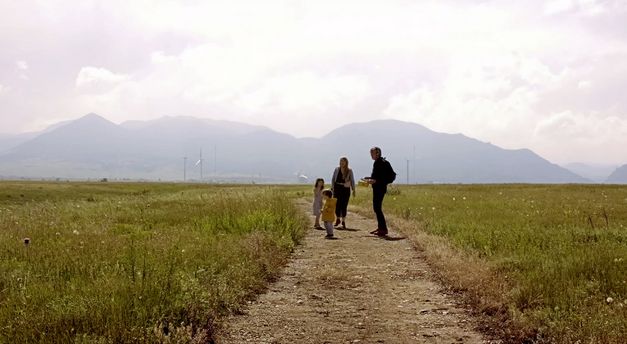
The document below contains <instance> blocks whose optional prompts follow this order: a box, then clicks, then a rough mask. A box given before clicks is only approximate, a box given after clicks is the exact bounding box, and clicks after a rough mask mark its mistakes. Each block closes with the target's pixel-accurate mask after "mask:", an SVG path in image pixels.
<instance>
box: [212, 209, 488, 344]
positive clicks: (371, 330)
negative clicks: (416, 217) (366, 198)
mask: <svg viewBox="0 0 627 344" xmlns="http://www.w3.org/2000/svg"><path fill="white" fill-rule="evenodd" d="M299 206H301V207H302V209H303V211H307V212H309V208H310V205H309V204H308V203H306V202H304V201H301V202H300V203H299ZM312 222H313V217H312ZM347 225H348V227H349V229H348V230H336V236H337V240H328V239H325V238H324V235H325V232H324V231H319V230H315V229H310V230H309V232H308V233H307V236H306V238H305V239H304V241H303V244H302V245H300V246H298V247H297V248H296V250H295V252H294V254H293V257H292V259H291V261H290V263H289V264H288V265H287V266H286V267H285V270H284V273H283V275H282V277H281V278H280V279H279V280H278V281H277V282H276V283H273V284H271V285H270V286H269V290H268V291H267V292H266V293H265V294H262V295H260V296H259V298H258V299H257V300H255V301H253V302H251V303H250V305H249V306H248V307H247V308H246V309H245V311H244V314H243V315H237V316H233V317H231V318H229V319H227V320H226V321H225V326H224V329H223V330H222V331H221V332H220V333H219V335H218V338H217V343H489V341H488V340H487V339H486V338H484V337H483V336H482V335H481V334H480V333H478V332H476V331H474V330H473V327H474V322H473V319H472V318H471V317H470V316H469V315H468V314H467V312H466V311H465V310H464V309H463V308H461V307H460V306H459V305H457V304H456V302H455V301H454V300H453V299H452V298H451V297H449V296H447V295H446V294H445V293H444V292H443V291H442V288H441V287H439V286H438V284H437V283H435V282H433V280H432V279H431V278H430V276H431V274H430V272H429V267H428V265H427V264H426V263H425V261H424V260H423V259H421V258H420V255H419V254H418V252H416V250H414V248H413V247H412V246H411V244H410V242H409V241H408V240H405V239H404V238H402V237H401V236H400V234H399V233H397V232H395V231H391V232H390V239H388V240H385V239H381V238H377V237H375V236H373V235H370V234H369V231H370V230H372V229H374V227H373V226H376V221H374V220H371V219H366V218H364V217H362V216H360V215H358V214H355V213H349V215H348V218H347Z"/></svg>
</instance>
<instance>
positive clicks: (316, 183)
mask: <svg viewBox="0 0 627 344" xmlns="http://www.w3.org/2000/svg"><path fill="white" fill-rule="evenodd" d="M318 183H322V187H323V188H324V179H322V178H318V179H316V182H315V183H314V190H315V189H317V188H318Z"/></svg>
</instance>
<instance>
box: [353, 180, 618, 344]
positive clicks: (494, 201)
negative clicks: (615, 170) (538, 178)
mask: <svg viewBox="0 0 627 344" xmlns="http://www.w3.org/2000/svg"><path fill="white" fill-rule="evenodd" d="M396 188H397V192H396V193H395V194H390V195H388V196H387V197H386V200H385V203H384V209H385V210H388V211H389V212H390V213H393V214H395V215H397V216H399V217H402V218H404V219H406V220H409V221H411V222H414V223H417V224H419V226H418V227H417V228H419V230H421V231H425V232H427V233H429V234H432V235H436V236H440V237H444V238H447V240H448V241H449V242H451V243H452V244H453V245H454V246H455V247H457V249H458V250H461V251H464V252H467V253H469V254H471V255H473V256H475V257H478V258H479V260H480V261H483V262H485V264H486V265H487V266H489V267H490V271H492V272H495V273H496V274H497V275H498V276H499V277H500V278H502V279H503V281H504V282H505V283H507V289H506V290H505V291H506V292H507V294H506V295H504V296H503V300H504V303H505V304H504V305H502V306H503V307H504V308H505V309H506V310H507V312H508V313H509V315H510V318H511V319H513V321H514V322H516V323H517V324H518V325H519V326H523V327H529V328H533V329H535V330H536V331H533V332H535V333H533V332H531V333H533V334H534V338H533V339H535V340H540V341H542V340H544V341H548V342H561V343H574V342H577V341H581V343H624V341H625V338H627V187H623V186H611V185H550V186H549V185H422V186H400V187H398V186H396ZM364 191H365V190H364ZM361 194H366V192H361ZM368 201H369V199H368V198H367V197H365V195H364V196H362V197H359V198H358V199H357V202H358V203H360V204H361V205H364V206H367V205H368ZM468 273H469V274H470V273H474V272H473V271H468ZM482 277H483V278H485V279H487V278H488V277H487V276H477V278H475V279H474V281H475V282H477V283H478V284H479V288H484V287H485V288H489V287H490V285H489V284H487V283H486V284H485V285H481V284H482V283H483V281H482ZM466 287H469V286H466ZM474 287H476V286H474ZM485 295H489V291H488V292H486V293H485ZM485 295H484V296H483V297H485Z"/></svg>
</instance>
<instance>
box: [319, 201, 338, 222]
mask: <svg viewBox="0 0 627 344" xmlns="http://www.w3.org/2000/svg"><path fill="white" fill-rule="evenodd" d="M336 205H337V198H328V199H327V200H326V201H325V202H324V206H323V207H322V221H324V222H333V221H335V206H336Z"/></svg>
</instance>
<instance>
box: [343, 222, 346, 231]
mask: <svg viewBox="0 0 627 344" xmlns="http://www.w3.org/2000/svg"><path fill="white" fill-rule="evenodd" d="M342 229H346V222H344V221H342Z"/></svg>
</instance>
